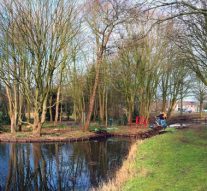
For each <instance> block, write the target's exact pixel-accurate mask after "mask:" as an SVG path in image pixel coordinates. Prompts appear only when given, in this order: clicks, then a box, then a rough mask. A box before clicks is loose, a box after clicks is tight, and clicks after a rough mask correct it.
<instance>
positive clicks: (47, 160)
mask: <svg viewBox="0 0 207 191" xmlns="http://www.w3.org/2000/svg"><path fill="white" fill-rule="evenodd" d="M128 146H129V144H128V143H127V142H113V141H106V140H103V141H100V142H80V143H73V144H19V145H18V144H11V145H10V153H9V157H10V158H9V162H8V164H9V167H8V175H7V181H6V183H5V190H14V191H15V190H87V189H88V188H90V187H91V186H97V185H98V184H99V183H100V181H103V180H106V179H107V177H111V176H112V174H113V172H114V166H116V164H117V163H120V162H121V158H122V156H123V155H126V154H127V153H128ZM110 169H111V171H109V170H110Z"/></svg>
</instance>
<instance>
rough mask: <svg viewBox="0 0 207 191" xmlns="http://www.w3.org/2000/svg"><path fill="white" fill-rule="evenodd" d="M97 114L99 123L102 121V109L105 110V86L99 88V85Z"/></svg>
mask: <svg viewBox="0 0 207 191" xmlns="http://www.w3.org/2000/svg"><path fill="white" fill-rule="evenodd" d="M98 95H99V115H100V120H101V123H103V122H104V110H105V87H104V88H103V89H101V87H99V94H98Z"/></svg>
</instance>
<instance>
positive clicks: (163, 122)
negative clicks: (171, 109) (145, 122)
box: [156, 112, 167, 129]
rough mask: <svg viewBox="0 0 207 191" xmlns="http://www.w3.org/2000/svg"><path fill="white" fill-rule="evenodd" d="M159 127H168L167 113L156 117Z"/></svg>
mask: <svg viewBox="0 0 207 191" xmlns="http://www.w3.org/2000/svg"><path fill="white" fill-rule="evenodd" d="M156 119H157V125H159V126H161V127H162V128H163V129H165V128H166V127H167V121H166V119H167V115H166V113H165V112H161V113H160V114H159V115H158V116H156Z"/></svg>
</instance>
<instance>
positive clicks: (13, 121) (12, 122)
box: [10, 113, 16, 134]
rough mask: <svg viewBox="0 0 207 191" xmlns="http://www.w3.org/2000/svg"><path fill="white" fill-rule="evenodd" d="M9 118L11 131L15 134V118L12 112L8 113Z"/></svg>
mask: <svg viewBox="0 0 207 191" xmlns="http://www.w3.org/2000/svg"><path fill="white" fill-rule="evenodd" d="M10 120H11V133H12V134H15V133H16V118H15V114H14V113H11V114H10Z"/></svg>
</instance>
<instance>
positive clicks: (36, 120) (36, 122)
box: [32, 112, 42, 137]
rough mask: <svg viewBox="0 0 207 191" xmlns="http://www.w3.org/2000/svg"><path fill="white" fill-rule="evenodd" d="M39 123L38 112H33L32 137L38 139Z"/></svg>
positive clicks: (39, 132) (39, 133)
mask: <svg viewBox="0 0 207 191" xmlns="http://www.w3.org/2000/svg"><path fill="white" fill-rule="evenodd" d="M41 126H42V125H41V122H40V118H39V114H38V112H34V124H33V131H32V133H33V135H35V136H37V137H40V135H41Z"/></svg>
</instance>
